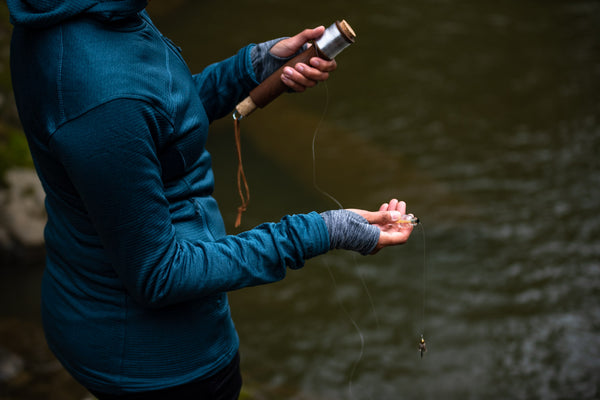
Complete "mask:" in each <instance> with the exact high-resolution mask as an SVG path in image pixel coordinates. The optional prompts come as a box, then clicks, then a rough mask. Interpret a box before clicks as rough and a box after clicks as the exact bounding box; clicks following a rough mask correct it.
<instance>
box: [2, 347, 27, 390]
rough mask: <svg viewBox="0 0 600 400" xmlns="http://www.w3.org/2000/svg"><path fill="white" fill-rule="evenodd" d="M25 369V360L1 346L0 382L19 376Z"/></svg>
mask: <svg viewBox="0 0 600 400" xmlns="http://www.w3.org/2000/svg"><path fill="white" fill-rule="evenodd" d="M24 369H25V361H23V359H22V358H21V357H19V356H18V355H16V354H14V353H11V352H10V351H8V350H6V349H3V348H1V347H0V383H3V382H8V381H10V380H12V379H14V378H15V377H17V376H18V375H19V374H20V373H21V372H23V370H24Z"/></svg>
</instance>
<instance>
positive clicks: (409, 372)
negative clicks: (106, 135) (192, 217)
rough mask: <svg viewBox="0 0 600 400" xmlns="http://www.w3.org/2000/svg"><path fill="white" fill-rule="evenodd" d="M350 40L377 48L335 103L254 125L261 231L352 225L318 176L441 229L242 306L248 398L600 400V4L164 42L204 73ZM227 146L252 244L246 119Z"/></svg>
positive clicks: (288, 7) (188, 25)
mask: <svg viewBox="0 0 600 400" xmlns="http://www.w3.org/2000/svg"><path fill="white" fill-rule="evenodd" d="M336 19H346V20H347V21H348V22H349V23H350V25H351V26H352V27H353V28H354V29H355V31H356V33H357V36H358V37H357V41H356V43H355V44H354V45H353V46H351V47H349V48H348V49H347V50H345V51H344V52H343V53H342V54H340V55H339V56H338V63H339V68H338V70H337V71H336V72H335V73H333V74H332V77H331V79H330V80H329V81H328V83H327V84H326V85H319V86H318V87H317V88H314V89H312V90H310V91H308V92H306V93H305V94H301V95H297V94H285V95H284V96H282V97H281V98H279V99H278V100H277V101H276V102H275V103H273V104H271V105H269V106H268V107H267V108H265V109H263V110H259V111H257V112H256V113H255V114H253V115H252V116H250V117H249V118H248V119H247V120H244V121H242V135H243V141H242V146H243V153H244V165H245V169H246V175H247V176H248V180H249V184H250V190H251V203H250V206H249V210H248V211H247V212H246V213H245V215H244V219H243V226H242V227H243V228H251V227H252V226H254V225H256V224H258V223H260V222H262V221H271V220H278V219H279V218H280V217H281V216H283V215H285V214H288V213H296V212H306V211H310V210H318V211H320V210H325V209H328V208H335V207H337V205H336V204H335V203H334V202H332V201H331V200H330V199H329V198H328V197H327V196H325V195H323V194H322V193H320V192H319V190H317V188H316V187H315V184H314V183H313V165H314V168H315V169H314V171H315V174H314V175H315V176H316V180H317V184H318V186H319V187H320V188H322V189H323V190H325V191H326V192H327V193H329V194H331V195H332V196H334V197H335V198H336V199H337V200H338V201H339V202H340V203H341V204H342V205H343V206H344V207H360V208H368V209H374V208H377V207H378V205H379V204H380V203H381V202H383V201H386V200H388V199H390V198H393V197H396V198H399V199H402V200H405V201H406V202H407V203H408V208H409V211H410V212H412V213H414V214H415V215H417V216H418V217H419V218H420V219H421V221H422V222H423V224H422V229H421V228H417V229H416V230H415V231H414V233H413V235H412V237H411V239H410V240H409V242H408V243H407V244H406V245H404V246H400V247H396V248H391V249H385V250H384V251H382V252H380V253H379V254H377V255H376V256H369V257H363V256H356V255H353V254H350V253H346V252H341V251H337V252H331V253H330V254H328V255H326V256H322V257H319V258H316V259H313V260H309V261H308V262H307V263H306V266H305V267H304V268H303V269H301V270H299V271H290V272H289V274H288V277H287V278H286V279H285V280H284V281H282V282H280V283H277V284H273V285H269V286H265V287H259V288H250V289H244V290H241V291H238V292H235V293H232V294H231V302H232V307H233V313H234V318H235V321H236V326H237V328H238V330H239V333H240V337H241V342H242V345H241V346H242V347H241V353H242V367H243V370H244V376H245V380H246V382H247V383H248V387H251V388H252V390H254V391H255V392H256V394H257V397H258V398H261V399H263V398H264V399H298V400H300V399H417V398H418V399H461V400H463V399H482V398H486V399H549V400H552V399H597V398H600V158H599V156H600V94H599V93H600V3H598V2H597V1H579V0H570V1H567V0H564V1H558V0H552V1H545V2H542V1H534V0H503V1H496V2H491V1H476V0H462V1H460V0H419V1H395V2H391V1H375V0H370V1H358V0H345V1H339V0H332V1H329V2H317V1H313V0H308V1H304V2H302V3H300V4H295V3H284V2H280V1H277V2H276V1H263V2H260V4H256V2H250V1H247V0H242V1H237V2H235V4H231V3H229V2H214V1H211V2H208V1H198V2H188V3H184V4H183V5H181V6H179V8H178V9H177V10H176V12H173V13H168V14H165V15H162V16H161V17H160V18H157V19H156V22H157V24H158V25H159V27H160V28H161V29H162V30H163V32H164V33H165V34H167V35H168V36H170V37H171V38H172V39H173V40H174V41H175V42H176V43H177V44H179V45H180V46H181V47H183V51H184V53H183V54H184V56H185V58H186V59H187V60H188V62H189V64H190V67H191V69H192V70H193V71H198V70H200V69H201V68H202V67H203V66H205V65H206V64H207V63H210V62H213V61H217V60H219V59H222V58H224V57H227V56H228V55H230V54H232V53H233V52H235V51H236V50H237V48H239V47H241V46H242V45H244V44H246V43H248V42H258V41H263V40H267V39H270V38H274V37H278V36H283V35H290V34H294V33H296V32H297V31H299V30H301V29H302V28H305V27H309V26H311V27H312V26H316V25H319V24H323V25H329V24H330V23H332V22H333V21H334V20H336ZM313 137H314V138H315V153H314V163H313V153H312V141H313ZM209 146H210V149H211V151H212V153H213V156H214V164H215V170H216V177H217V188H216V193H215V196H216V197H217V199H218V200H219V202H220V205H221V208H222V211H223V213H224V215H225V218H226V222H227V224H228V229H229V230H230V232H231V233H235V232H236V231H237V230H236V229H234V228H233V221H234V219H235V210H236V207H237V205H238V202H239V199H238V198H237V193H236V187H235V150H234V144H233V124H232V121H231V120H230V119H229V118H227V119H225V120H222V121H218V122H216V123H215V124H214V133H213V136H212V137H211V139H210V142H209ZM33 275H35V276H32V277H31V279H37V277H38V275H36V274H33ZM31 279H25V280H24V282H23V285H24V287H27V288H30V287H31ZM22 312H23V313H24V314H27V313H29V312H30V311H28V310H23V311H22ZM421 334H424V337H425V339H426V341H427V346H428V351H427V353H425V355H424V357H423V358H422V359H421V358H420V356H419V352H418V350H417V344H418V340H419V338H420V335H421Z"/></svg>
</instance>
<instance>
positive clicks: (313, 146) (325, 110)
mask: <svg viewBox="0 0 600 400" xmlns="http://www.w3.org/2000/svg"><path fill="white" fill-rule="evenodd" d="M323 86H325V105H324V107H323V113H321V118H320V119H319V122H318V123H317V126H316V128H315V132H314V133H313V138H312V167H313V168H312V170H313V171H312V172H313V185H314V187H315V189H317V191H319V193H321V194H322V195H323V196H325V197H327V198H329V199H330V200H331V201H333V202H334V203H335V204H337V206H338V208H344V207H342V203H340V202H339V201H338V200H337V199H336V198H335V197H333V196H332V195H331V194H329V193H328V192H326V191H325V190H323V189H321V187H320V186H319V185H318V184H317V156H316V154H317V152H316V150H315V145H316V142H317V133H318V132H319V129H320V128H321V124H322V122H323V120H324V119H325V114H327V108H328V107H329V88H328V87H327V82H323Z"/></svg>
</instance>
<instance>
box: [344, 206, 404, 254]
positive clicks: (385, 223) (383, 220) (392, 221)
mask: <svg viewBox="0 0 600 400" xmlns="http://www.w3.org/2000/svg"><path fill="white" fill-rule="evenodd" d="M349 211H353V212H355V213H357V214H359V215H362V216H363V217H365V218H366V220H367V221H369V223H370V224H371V225H374V226H376V227H377V228H379V231H380V234H379V242H377V246H376V247H375V250H374V251H373V252H372V253H371V254H375V253H377V252H378V251H379V250H381V249H383V248H384V247H388V246H396V245H399V244H404V243H406V241H407V240H408V238H409V237H410V234H411V233H412V230H413V226H412V225H411V224H406V223H399V220H400V218H401V217H402V216H403V215H405V214H406V203H405V202H403V201H398V200H396V199H392V200H390V202H389V203H383V204H382V205H381V207H379V211H375V212H373V211H365V210H357V209H349Z"/></svg>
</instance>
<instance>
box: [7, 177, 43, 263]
mask: <svg viewBox="0 0 600 400" xmlns="http://www.w3.org/2000/svg"><path fill="white" fill-rule="evenodd" d="M5 181H6V182H7V187H6V188H3V189H1V190H0V262H2V264H3V265H8V263H12V264H23V263H32V262H39V261H40V260H41V259H43V252H44V226H45V225H46V221H47V215H46V208H45V206H44V198H45V194H44V190H43V189H42V185H41V183H40V181H39V179H38V177H37V175H36V173H35V171H34V170H32V169H27V168H14V169H11V170H9V171H7V172H6V175H5Z"/></svg>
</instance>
